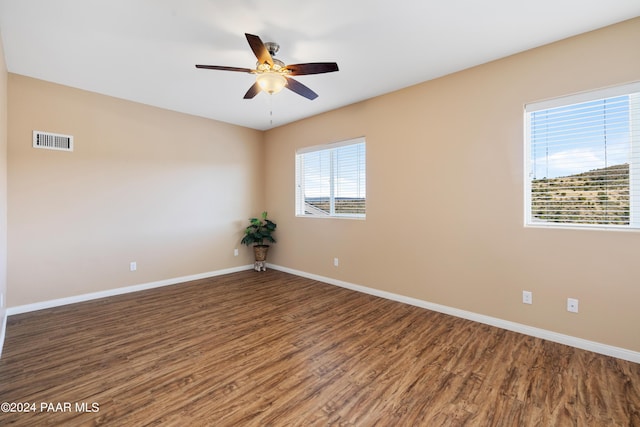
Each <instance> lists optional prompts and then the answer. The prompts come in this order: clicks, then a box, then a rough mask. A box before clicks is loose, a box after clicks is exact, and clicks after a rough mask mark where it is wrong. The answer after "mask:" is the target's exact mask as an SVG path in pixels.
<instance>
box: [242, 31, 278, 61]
mask: <svg viewBox="0 0 640 427" xmlns="http://www.w3.org/2000/svg"><path fill="white" fill-rule="evenodd" d="M244 35H245V36H246V37H247V41H248V42H249V46H251V50H252V51H253V53H254V54H255V55H256V58H258V62H259V63H261V64H264V63H265V62H266V63H268V64H269V65H271V66H273V58H271V54H270V53H269V51H268V50H267V48H266V47H265V46H264V43H262V40H260V37H258V36H254V35H253V34H247V33H244Z"/></svg>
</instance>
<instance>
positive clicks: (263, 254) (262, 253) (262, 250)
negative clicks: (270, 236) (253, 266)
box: [253, 245, 269, 262]
mask: <svg viewBox="0 0 640 427" xmlns="http://www.w3.org/2000/svg"><path fill="white" fill-rule="evenodd" d="M268 250H269V245H255V246H254V247H253V254H254V255H255V258H256V261H261V262H264V261H266V260H267V251H268Z"/></svg>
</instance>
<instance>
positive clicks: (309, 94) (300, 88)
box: [286, 77, 318, 101]
mask: <svg viewBox="0 0 640 427" xmlns="http://www.w3.org/2000/svg"><path fill="white" fill-rule="evenodd" d="M286 79H287V89H289V90H291V91H293V92H295V93H297V94H298V95H302V96H304V97H305V98H307V99H310V100H312V101H313V100H314V99H316V98H317V97H318V94H317V93H315V92H314V91H312V90H311V89H309V88H308V87H306V86H305V85H303V84H302V83H300V82H299V81H297V80H294V79H292V78H291V77H287V78H286Z"/></svg>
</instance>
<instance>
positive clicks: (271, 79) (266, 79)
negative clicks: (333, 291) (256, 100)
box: [256, 72, 287, 95]
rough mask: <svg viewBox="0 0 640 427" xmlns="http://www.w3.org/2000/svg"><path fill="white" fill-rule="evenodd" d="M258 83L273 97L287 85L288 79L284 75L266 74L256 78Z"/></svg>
mask: <svg viewBox="0 0 640 427" xmlns="http://www.w3.org/2000/svg"><path fill="white" fill-rule="evenodd" d="M256 81H257V82H258V84H259V85H260V88H261V89H262V90H263V91H265V92H267V93H269V94H271V95H273V94H274V93H278V92H280V91H281V90H282V88H284V87H285V85H286V84H287V79H285V78H284V76H283V75H282V74H279V73H274V72H265V73H261V74H258V77H256Z"/></svg>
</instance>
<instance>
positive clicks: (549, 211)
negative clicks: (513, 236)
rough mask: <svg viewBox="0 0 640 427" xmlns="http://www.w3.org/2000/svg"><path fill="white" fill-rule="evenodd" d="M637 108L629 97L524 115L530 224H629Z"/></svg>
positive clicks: (635, 97)
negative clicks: (526, 131) (526, 128)
mask: <svg viewBox="0 0 640 427" xmlns="http://www.w3.org/2000/svg"><path fill="white" fill-rule="evenodd" d="M639 104H640V93H631V94H626V95H622V96H614V97H609V98H603V99H597V100H592V101H588V102H581V103H575V104H571V105H566V106H559V107H555V108H549V109H541V110H537V111H533V112H528V113H527V119H528V129H529V131H528V144H529V145H528V150H529V167H530V169H529V177H530V182H529V187H528V188H529V195H528V197H529V200H528V201H529V216H528V223H529V224H532V225H542V224H554V223H555V224H565V225H566V224H579V225H613V226H629V225H631V223H632V218H633V214H632V212H633V207H634V205H635V203H634V200H635V198H636V197H638V196H637V195H635V193H637V192H638V191H640V190H639V189H638V186H637V185H634V184H635V180H637V179H638V174H637V173H636V174H634V172H635V170H636V169H637V168H638V166H639V165H638V163H639V161H640V158H639V157H638V156H639V155H640V153H639V152H638V148H640V147H638V144H639V143H640V141H638V142H634V138H635V139H636V140H637V139H638V137H639V136H640V135H638V133H639V132H640V128H639V127H638V125H639V123H640V121H639V120H638V115H639V114H640V108H639ZM638 208H640V206H636V209H638Z"/></svg>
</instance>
